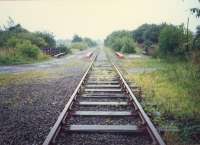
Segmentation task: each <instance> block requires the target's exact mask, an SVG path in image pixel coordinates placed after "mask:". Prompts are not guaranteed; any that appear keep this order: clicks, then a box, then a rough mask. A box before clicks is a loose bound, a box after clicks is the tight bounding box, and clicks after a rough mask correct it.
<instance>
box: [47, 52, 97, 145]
mask: <svg viewBox="0 0 200 145" xmlns="http://www.w3.org/2000/svg"><path fill="white" fill-rule="evenodd" d="M96 57H97V56H96V55H95V56H94V58H93V60H92V62H91V64H90V65H89V67H88V69H87V71H86V72H85V73H84V75H83V77H82V79H81V81H80V82H79V84H78V86H77V88H76V89H75V91H74V93H73V94H72V96H71V97H70V99H69V101H68V102H67V104H66V105H65V107H64V109H63V111H62V112H61V113H60V115H59V117H58V119H57V121H56V123H55V124H54V126H53V127H52V129H51V131H50V132H49V134H48V136H47V137H46V139H45V141H44V143H43V145H49V144H51V143H53V142H54V140H55V138H56V136H57V135H58V133H59V131H60V129H61V127H62V124H64V121H65V118H66V117H67V115H68V112H69V110H70V109H71V107H72V105H73V103H74V100H76V97H77V95H78V93H79V92H80V90H81V86H82V84H83V83H84V81H85V79H86V77H87V75H88V72H89V71H90V69H91V68H92V65H93V63H94V61H95V59H96Z"/></svg>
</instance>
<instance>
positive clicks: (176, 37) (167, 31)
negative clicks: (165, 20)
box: [159, 25, 187, 56]
mask: <svg viewBox="0 0 200 145" xmlns="http://www.w3.org/2000/svg"><path fill="white" fill-rule="evenodd" d="M186 38H187V37H186V34H185V33H184V27H183V26H173V25H168V26H165V27H164V28H163V30H162V31H161V32H160V36H159V53H160V55H161V56H167V55H172V56H178V55H179V56H180V55H181V56H183V55H184V53H185V51H186V49H185V43H186V42H187V39H186Z"/></svg>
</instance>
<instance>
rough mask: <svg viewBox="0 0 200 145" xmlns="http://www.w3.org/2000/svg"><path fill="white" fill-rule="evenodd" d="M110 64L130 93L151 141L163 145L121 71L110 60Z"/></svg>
mask: <svg viewBox="0 0 200 145" xmlns="http://www.w3.org/2000/svg"><path fill="white" fill-rule="evenodd" d="M111 63H112V65H113V66H114V68H115V70H116V72H117V73H118V75H119V76H120V80H121V82H122V85H123V86H124V88H125V89H126V92H127V93H128V94H129V95H130V97H131V99H132V100H133V101H134V102H133V103H134V106H135V109H136V110H138V113H139V114H140V117H141V118H142V120H143V121H144V125H146V127H147V130H148V132H149V133H150V135H151V137H152V139H153V141H154V142H155V144H158V145H165V143H164V141H163V139H162V138H161V136H160V134H159V133H158V131H157V130H156V128H155V126H154V125H153V123H152V122H151V120H150V118H149V117H148V116H147V114H146V113H145V112H144V110H143V108H142V106H141V105H140V103H139V102H138V100H137V99H136V97H135V95H134V94H133V92H132V90H131V89H130V87H129V85H128V84H127V83H126V81H125V79H124V77H123V75H122V73H121V72H120V70H119V69H118V67H117V66H116V65H115V64H114V63H113V62H111Z"/></svg>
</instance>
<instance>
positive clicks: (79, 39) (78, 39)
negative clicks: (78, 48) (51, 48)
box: [72, 35, 83, 42]
mask: <svg viewBox="0 0 200 145" xmlns="http://www.w3.org/2000/svg"><path fill="white" fill-rule="evenodd" d="M82 41H83V39H82V38H81V37H80V36H78V35H74V37H73V39H72V42H82Z"/></svg>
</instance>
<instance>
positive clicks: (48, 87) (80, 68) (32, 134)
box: [0, 52, 90, 145]
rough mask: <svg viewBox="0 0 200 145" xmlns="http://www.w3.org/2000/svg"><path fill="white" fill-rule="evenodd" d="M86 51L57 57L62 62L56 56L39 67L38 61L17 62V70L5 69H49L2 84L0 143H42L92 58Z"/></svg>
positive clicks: (28, 144) (12, 144) (34, 144)
mask: <svg viewBox="0 0 200 145" xmlns="http://www.w3.org/2000/svg"><path fill="white" fill-rule="evenodd" d="M85 53H86V52H82V53H79V54H75V55H72V56H68V57H66V58H62V59H61V60H56V61H57V62H60V63H53V62H55V60H53V61H52V64H51V63H50V62H48V63H47V62H46V63H44V64H42V63H41V64H39V65H36V67H34V66H35V64H34V65H27V66H26V65H25V67H24V65H23V66H15V67H17V68H18V69H16V70H17V71H13V70H15V69H13V68H10V67H7V68H10V69H7V70H6V72H10V73H19V72H20V73H23V72H24V71H27V72H29V71H31V73H34V71H38V70H39V71H46V72H48V73H47V75H45V77H44V78H43V76H42V77H36V78H31V79H30V80H26V81H20V80H17V81H16V82H10V83H9V84H7V85H3V86H0V144H1V145H30V144H31V145H37V144H42V142H43V141H44V139H45V137H46V135H47V134H48V133H49V131H50V127H51V126H53V124H54V123H55V121H56V120H57V117H58V115H59V113H60V112H61V111H62V109H63V108H64V105H65V104H66V102H67V100H68V98H69V97H70V96H71V94H72V93H73V91H74V89H75V88H76V86H77V85H78V82H79V81H80V79H81V77H82V75H83V73H84V71H85V70H86V68H87V66H88V64H89V62H90V60H88V59H84V58H83V55H84V54H85ZM47 64H48V65H47ZM41 66H43V67H41ZM44 66H45V67H44ZM0 70H1V71H2V70H5V67H4V68H3V69H2V68H1V69H0ZM3 72H4V73H5V71H3ZM45 74H46V73H45Z"/></svg>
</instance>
